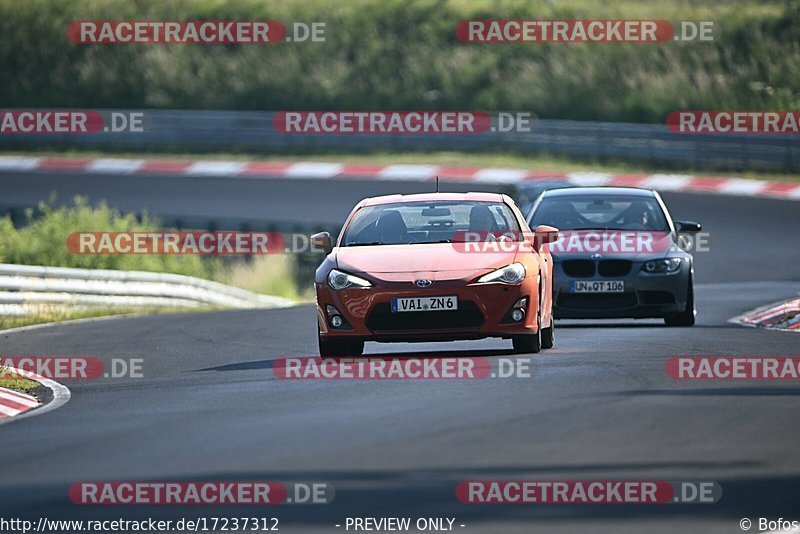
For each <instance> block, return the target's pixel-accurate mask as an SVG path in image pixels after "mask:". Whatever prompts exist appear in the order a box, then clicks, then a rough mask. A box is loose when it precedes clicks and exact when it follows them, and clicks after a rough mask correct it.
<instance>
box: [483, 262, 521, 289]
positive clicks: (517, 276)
mask: <svg viewBox="0 0 800 534" xmlns="http://www.w3.org/2000/svg"><path fill="white" fill-rule="evenodd" d="M524 278H525V267H524V266H523V265H522V264H521V263H512V264H511V265H506V266H505V267H503V268H501V269H497V270H496V271H492V272H490V273H489V274H485V275H483V276H481V277H480V278H478V283H479V284H485V283H487V282H502V283H504V284H519V283H520V282H522V280H523V279H524Z"/></svg>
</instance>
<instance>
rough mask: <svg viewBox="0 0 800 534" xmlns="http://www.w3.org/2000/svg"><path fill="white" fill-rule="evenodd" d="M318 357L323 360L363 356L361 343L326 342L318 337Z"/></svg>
mask: <svg viewBox="0 0 800 534" xmlns="http://www.w3.org/2000/svg"><path fill="white" fill-rule="evenodd" d="M318 339H319V355H320V356H322V357H323V358H334V357H356V356H361V355H362V354H364V342H363V341H338V340H337V341H328V340H324V339H322V336H319V338H318Z"/></svg>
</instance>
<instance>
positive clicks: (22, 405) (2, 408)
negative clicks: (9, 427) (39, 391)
mask: <svg viewBox="0 0 800 534" xmlns="http://www.w3.org/2000/svg"><path fill="white" fill-rule="evenodd" d="M37 406H39V401H37V400H36V398H35V397H32V396H30V395H26V394H24V393H19V392H17V391H13V390H10V389H6V388H0V420H2V419H6V418H8V417H14V416H17V415H19V414H21V413H24V412H27V411H28V410H30V409H31V408H36V407H37Z"/></svg>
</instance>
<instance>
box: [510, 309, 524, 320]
mask: <svg viewBox="0 0 800 534" xmlns="http://www.w3.org/2000/svg"><path fill="white" fill-rule="evenodd" d="M523 317H525V312H524V311H522V310H519V309H514V311H512V312H511V318H512V319H513V320H514V321H521V320H522V318H523Z"/></svg>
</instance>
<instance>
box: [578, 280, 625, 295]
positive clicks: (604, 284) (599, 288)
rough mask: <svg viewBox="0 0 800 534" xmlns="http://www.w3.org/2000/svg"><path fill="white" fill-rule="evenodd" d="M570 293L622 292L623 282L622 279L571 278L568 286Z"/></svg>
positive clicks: (623, 289) (623, 288)
mask: <svg viewBox="0 0 800 534" xmlns="http://www.w3.org/2000/svg"><path fill="white" fill-rule="evenodd" d="M569 292H570V293H624V292H625V282H624V281H622V280H573V281H572V282H571V283H570V286H569Z"/></svg>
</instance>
